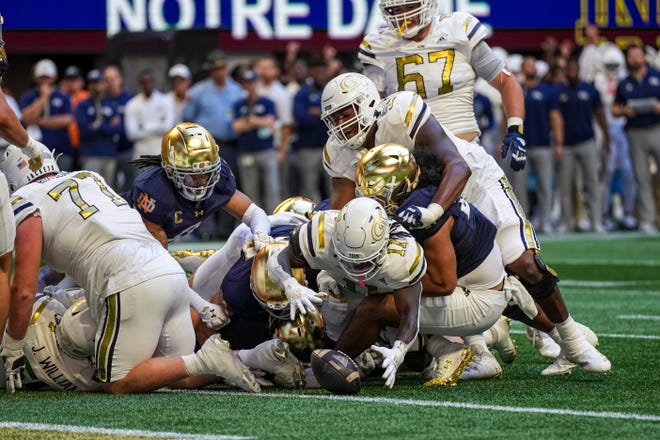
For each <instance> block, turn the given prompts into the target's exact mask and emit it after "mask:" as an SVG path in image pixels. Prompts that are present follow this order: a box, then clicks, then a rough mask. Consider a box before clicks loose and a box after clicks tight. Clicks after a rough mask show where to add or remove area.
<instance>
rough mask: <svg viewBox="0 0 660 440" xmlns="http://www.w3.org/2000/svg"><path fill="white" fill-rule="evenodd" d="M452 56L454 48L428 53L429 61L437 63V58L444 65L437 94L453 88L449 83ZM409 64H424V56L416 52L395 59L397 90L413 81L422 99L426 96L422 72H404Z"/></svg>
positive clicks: (452, 64) (403, 88)
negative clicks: (415, 53)
mask: <svg viewBox="0 0 660 440" xmlns="http://www.w3.org/2000/svg"><path fill="white" fill-rule="evenodd" d="M454 56H455V54H454V49H446V50H439V51H435V52H429V53H428V57H429V63H437V62H438V61H439V60H444V66H443V67H442V87H441V88H439V89H438V95H444V94H445V93H449V92H451V91H452V90H453V89H454V86H452V85H451V83H450V80H451V70H452V68H453V67H454ZM409 64H416V65H420V64H424V57H422V56H421V55H419V54H417V55H408V56H407V57H401V58H397V59H396V76H397V81H398V82H399V91H400V92H401V91H403V90H405V88H406V84H407V83H409V82H412V83H415V88H417V94H418V95H419V96H421V97H422V99H426V98H428V96H427V95H426V86H425V85H424V77H423V76H422V74H421V73H419V72H412V73H406V66H407V65H409Z"/></svg>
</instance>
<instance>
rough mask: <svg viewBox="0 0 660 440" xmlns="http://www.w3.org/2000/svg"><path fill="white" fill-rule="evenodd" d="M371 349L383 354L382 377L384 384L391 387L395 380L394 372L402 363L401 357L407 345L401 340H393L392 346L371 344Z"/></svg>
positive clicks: (406, 349) (404, 354) (404, 353)
mask: <svg viewBox="0 0 660 440" xmlns="http://www.w3.org/2000/svg"><path fill="white" fill-rule="evenodd" d="M371 349H372V350H374V351H377V352H378V353H380V354H382V355H383V368H384V369H385V372H384V373H383V376H382V377H383V379H385V386H386V387H387V388H390V389H391V388H392V387H393V386H394V381H395V380H396V372H397V370H398V369H399V367H400V366H401V364H402V363H403V358H404V357H405V356H406V352H407V351H408V347H407V346H406V344H405V343H403V342H401V341H395V342H394V345H393V346H392V348H386V347H380V346H378V345H372V346H371Z"/></svg>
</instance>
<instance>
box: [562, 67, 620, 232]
mask: <svg viewBox="0 0 660 440" xmlns="http://www.w3.org/2000/svg"><path fill="white" fill-rule="evenodd" d="M579 72H580V68H579V67H578V61H577V59H574V58H572V59H570V60H569V61H568V63H567V65H566V84H564V85H563V86H559V88H558V90H559V107H560V110H561V114H562V117H563V118H564V121H566V123H565V124H564V144H565V147H564V149H563V152H562V156H561V160H560V162H559V170H558V175H557V180H558V190H559V197H560V205H561V216H562V222H561V224H560V230H561V231H565V230H568V229H570V230H572V229H574V225H575V219H574V218H573V216H574V215H573V189H574V187H575V174H576V167H577V166H578V164H579V165H580V168H581V170H582V179H583V180H584V189H585V200H587V201H588V204H589V214H590V217H591V230H592V231H593V232H604V230H605V229H604V227H603V222H602V209H601V196H602V195H601V192H600V190H599V188H600V184H599V177H598V176H599V172H600V166H601V164H602V163H603V160H604V156H603V155H607V154H608V153H609V150H610V135H609V130H608V127H607V120H606V119H605V112H604V111H603V104H602V102H601V99H600V94H599V93H598V91H597V90H596V88H595V87H594V86H593V85H591V84H588V83H585V82H583V81H580V79H579ZM594 118H595V119H596V122H597V123H598V125H599V126H600V128H601V130H602V132H603V139H602V151H601V149H600V148H599V147H598V145H597V144H596V138H595V136H596V135H595V132H594V127H593V120H594Z"/></svg>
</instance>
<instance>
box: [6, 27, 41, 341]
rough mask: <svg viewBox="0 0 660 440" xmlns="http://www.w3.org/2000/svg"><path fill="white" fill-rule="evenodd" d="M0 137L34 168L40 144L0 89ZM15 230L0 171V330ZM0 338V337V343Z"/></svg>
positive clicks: (36, 166)
mask: <svg viewBox="0 0 660 440" xmlns="http://www.w3.org/2000/svg"><path fill="white" fill-rule="evenodd" d="M2 23H3V18H2V15H0V82H2V79H3V77H4V75H5V73H6V72H7V69H9V61H8V60H7V52H6V51H5V42H4V41H3V40H2ZM0 136H2V137H3V139H5V140H6V141H7V142H9V143H11V144H14V145H20V146H22V148H23V151H24V152H25V154H27V155H28V156H29V159H30V160H29V162H28V164H29V166H30V167H31V168H34V169H36V168H38V167H39V163H40V160H41V158H40V156H39V151H40V149H39V146H43V144H42V143H41V142H38V141H36V140H35V139H33V138H32V137H30V136H29V135H28V133H27V132H26V131H25V128H23V125H21V122H20V121H19V120H18V118H17V117H16V114H15V113H14V111H13V110H12V109H11V107H9V105H8V104H7V101H6V100H5V95H4V93H3V92H2V90H1V89H0ZM15 236H16V227H15V225H14V218H13V214H12V209H11V205H10V204H9V189H8V188H7V179H6V178H5V176H4V174H2V173H1V172H0V331H1V330H2V329H4V328H5V324H6V322H7V311H8V310H9V277H10V275H11V257H12V251H13V250H14V238H15ZM1 341H2V335H1V334H0V342H1Z"/></svg>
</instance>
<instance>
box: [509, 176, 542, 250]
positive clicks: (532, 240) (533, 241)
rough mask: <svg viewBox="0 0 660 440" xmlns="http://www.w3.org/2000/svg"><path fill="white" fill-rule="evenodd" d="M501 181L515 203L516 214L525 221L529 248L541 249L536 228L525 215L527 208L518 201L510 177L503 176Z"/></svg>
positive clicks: (525, 233) (524, 232) (526, 239)
mask: <svg viewBox="0 0 660 440" xmlns="http://www.w3.org/2000/svg"><path fill="white" fill-rule="evenodd" d="M500 181H501V182H502V187H503V188H504V192H505V193H506V195H507V197H508V198H509V199H510V200H511V202H512V203H513V206H514V210H515V211H516V214H517V215H518V217H519V218H520V219H521V220H522V222H523V235H524V236H525V242H526V246H527V248H528V249H539V248H540V245H539V242H538V240H537V238H536V233H535V232H534V229H533V228H532V224H531V223H530V221H529V219H528V218H527V216H526V215H525V210H524V209H523V208H522V206H521V205H520V202H519V201H518V198H517V197H516V195H515V193H514V192H513V188H511V185H510V184H509V181H508V179H507V178H506V177H502V178H501V179H500Z"/></svg>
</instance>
